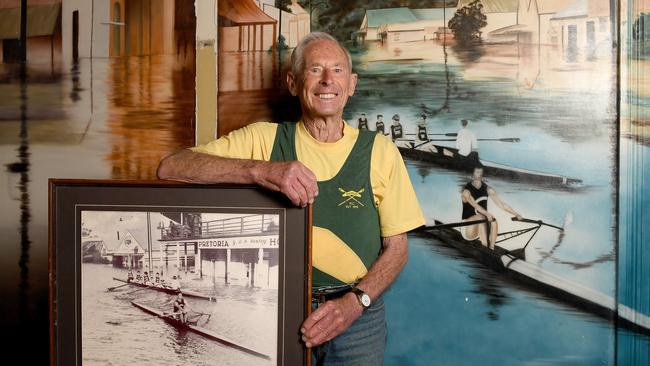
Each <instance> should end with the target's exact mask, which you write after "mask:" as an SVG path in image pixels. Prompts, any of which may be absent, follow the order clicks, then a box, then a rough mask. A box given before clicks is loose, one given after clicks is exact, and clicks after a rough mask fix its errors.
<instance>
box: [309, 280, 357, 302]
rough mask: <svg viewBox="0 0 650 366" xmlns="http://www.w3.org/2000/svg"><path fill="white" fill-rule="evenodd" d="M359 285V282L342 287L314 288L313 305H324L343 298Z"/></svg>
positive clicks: (312, 292)
mask: <svg viewBox="0 0 650 366" xmlns="http://www.w3.org/2000/svg"><path fill="white" fill-rule="evenodd" d="M357 283H358V282H355V283H352V284H347V285H341V286H325V287H314V288H312V289H311V303H312V304H323V303H325V302H326V301H329V300H334V299H338V298H339V297H343V296H345V294H347V293H348V292H350V291H351V290H352V289H353V288H354V287H355V286H356V285H357Z"/></svg>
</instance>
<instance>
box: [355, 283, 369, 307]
mask: <svg viewBox="0 0 650 366" xmlns="http://www.w3.org/2000/svg"><path fill="white" fill-rule="evenodd" d="M351 291H352V292H353V293H354V294H355V295H356V296H357V300H358V301H359V304H360V305H361V306H362V307H363V310H366V309H368V308H369V307H370V304H372V300H370V296H368V294H367V293H365V292H363V290H362V289H360V288H358V287H353V288H352V290H351Z"/></svg>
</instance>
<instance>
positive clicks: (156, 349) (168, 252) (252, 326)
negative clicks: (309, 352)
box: [80, 210, 280, 365]
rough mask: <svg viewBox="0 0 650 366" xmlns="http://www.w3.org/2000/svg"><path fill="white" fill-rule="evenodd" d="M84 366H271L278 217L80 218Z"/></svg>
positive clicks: (132, 214) (114, 214)
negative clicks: (254, 365)
mask: <svg viewBox="0 0 650 366" xmlns="http://www.w3.org/2000/svg"><path fill="white" fill-rule="evenodd" d="M80 229H81V253H82V261H83V263H82V264H81V297H82V306H81V313H82V315H81V319H82V322H81V333H82V339H83V343H82V349H83V352H82V353H83V361H84V364H89V365H106V364H120V365H125V364H128V363H135V364H138V365H160V364H170V365H171V364H194V365H212V364H219V365H235V364H237V365H252V364H260V365H263V364H275V358H276V354H275V353H276V352H275V349H276V340H277V333H278V323H277V312H278V268H279V266H278V262H279V249H278V248H279V242H280V237H279V230H278V229H279V215H277V214H264V213H228V212H219V213H214V212H188V211H185V212H171V211H167V212H140V211H94V210H89V211H82V212H81V228H80Z"/></svg>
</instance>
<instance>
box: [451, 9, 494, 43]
mask: <svg viewBox="0 0 650 366" xmlns="http://www.w3.org/2000/svg"><path fill="white" fill-rule="evenodd" d="M486 20H487V17H486V16H485V14H483V4H481V2H480V0H475V1H473V2H471V3H469V4H467V5H465V6H463V7H462V8H460V9H458V10H457V11H456V14H454V17H453V18H451V19H450V20H449V23H448V26H449V29H451V31H452V32H453V33H454V38H455V39H456V42H458V43H460V44H463V45H469V44H475V43H479V42H481V28H483V27H485V26H486V25H487V22H486Z"/></svg>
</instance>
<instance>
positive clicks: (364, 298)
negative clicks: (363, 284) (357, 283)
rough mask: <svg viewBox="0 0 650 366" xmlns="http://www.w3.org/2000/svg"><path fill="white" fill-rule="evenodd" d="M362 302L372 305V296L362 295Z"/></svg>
mask: <svg viewBox="0 0 650 366" xmlns="http://www.w3.org/2000/svg"><path fill="white" fill-rule="evenodd" d="M361 303H362V304H363V306H365V307H368V306H370V296H368V295H367V294H363V295H361Z"/></svg>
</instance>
